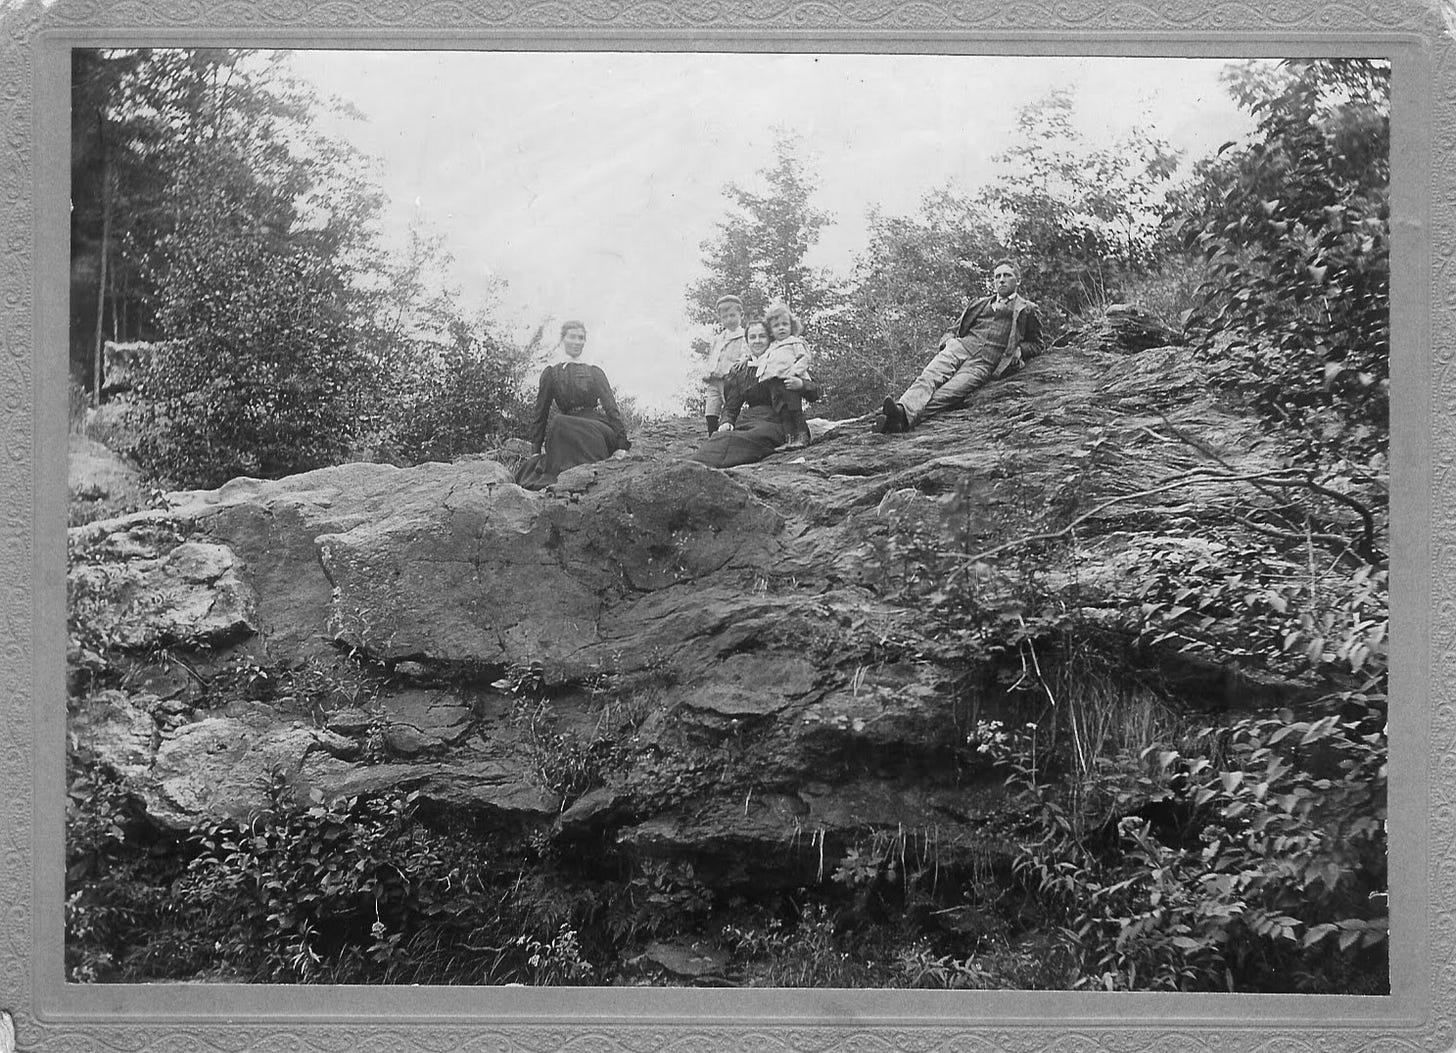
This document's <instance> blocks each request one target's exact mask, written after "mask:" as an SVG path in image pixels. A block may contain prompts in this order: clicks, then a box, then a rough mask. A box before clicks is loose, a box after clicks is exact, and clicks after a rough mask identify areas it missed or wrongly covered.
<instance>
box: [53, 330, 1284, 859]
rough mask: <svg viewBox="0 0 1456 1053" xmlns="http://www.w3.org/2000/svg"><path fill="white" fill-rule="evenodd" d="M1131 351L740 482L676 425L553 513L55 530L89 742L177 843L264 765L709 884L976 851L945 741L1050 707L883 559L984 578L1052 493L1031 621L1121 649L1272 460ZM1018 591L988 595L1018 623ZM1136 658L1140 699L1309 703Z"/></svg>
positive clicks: (266, 518)
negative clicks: (64, 533)
mask: <svg viewBox="0 0 1456 1053" xmlns="http://www.w3.org/2000/svg"><path fill="white" fill-rule="evenodd" d="M1109 333H1111V335H1110V336H1109ZM1149 342H1150V341H1148V340H1147V338H1146V335H1144V336H1142V337H1140V338H1128V339H1122V338H1120V337H1119V335H1118V331H1117V330H1116V329H1115V328H1113V329H1110V330H1107V331H1102V332H1098V333H1090V334H1079V335H1078V336H1077V337H1076V338H1074V339H1072V340H1070V341H1068V342H1067V344H1066V346H1063V347H1060V348H1056V349H1054V350H1052V351H1051V352H1050V353H1048V354H1047V355H1046V356H1044V357H1043V358H1041V359H1038V360H1036V361H1034V362H1033V363H1031V364H1030V365H1029V366H1028V367H1027V368H1026V369H1025V370H1023V371H1022V372H1021V373H1019V374H1018V375H1015V376H1014V377H1011V378H1009V379H1006V380H1002V381H999V382H997V383H994V384H992V385H990V386H989V387H987V388H985V389H984V390H983V391H982V392H981V393H980V394H979V395H978V397H977V398H976V399H975V401H974V403H973V404H972V405H971V406H970V407H969V408H968V409H966V410H965V411H963V412H959V413H955V414H951V415H947V416H945V417H943V418H940V419H938V420H936V421H934V422H931V423H928V424H927V425H925V426H923V427H921V428H920V429H917V430H916V431H915V432H914V433H912V434H910V435H904V436H884V435H876V434H872V433H871V432H870V431H869V430H868V427H867V425H866V424H865V422H863V421H854V422H839V423H837V424H826V423H825V422H818V424H819V427H818V429H817V430H818V432H819V436H818V441H817V442H816V443H815V445H813V446H812V447H810V448H809V449H808V450H806V451H802V452H801V453H799V454H797V455H791V454H780V455H776V456H774V457H772V458H770V459H768V460H767V461H765V462H763V463H761V464H758V465H752V466H745V467H742V468H736V469H730V470H727V471H718V470H713V469H708V468H705V467H703V466H701V465H698V464H696V463H694V462H690V461H687V460H684V459H683V455H684V454H686V453H688V452H690V451H691V450H692V449H693V448H694V446H695V444H696V442H697V439H698V437H697V433H696V432H695V431H694V430H693V424H692V422H687V421H679V422H664V423H659V424H654V425H650V426H648V427H647V428H646V429H645V430H644V433H643V434H642V435H640V436H639V437H638V438H637V440H636V442H635V444H634V447H633V453H632V455H631V456H630V457H629V458H628V459H626V460H623V461H617V462H608V463H604V464H600V465H592V466H586V467H583V468H579V469H575V470H573V471H571V472H568V473H566V474H565V475H564V476H563V477H562V479H561V481H560V483H559V484H558V485H556V486H555V487H553V488H551V489H549V490H547V491H545V492H542V493H530V492H527V491H524V490H521V489H520V488H518V487H516V486H515V485H513V484H512V483H511V481H510V476H509V473H508V472H507V471H506V469H505V468H504V467H502V466H501V465H499V464H497V463H494V462H492V461H487V460H465V461H461V462H458V463H454V464H425V465H421V466H419V467H415V468H408V469H401V468H395V467H391V466H388V465H380V464H362V463H361V464H347V465H342V466H339V467H336V468H329V469H324V470H320V471H315V472H310V473H307V474H304V475H299V476H295V477H291V478H286V479H282V480H278V481H274V482H263V481H257V480H251V479H237V480H233V481H232V482H230V483H228V484H227V485H225V486H223V487H221V488H220V489H217V490H213V491H199V492H187V493H178V494H173V495H171V496H170V499H169V507H167V508H165V509H162V510H152V511H147V512H142V513H137V514H133V515H129V516H124V517H121V518H115V519H109V520H103V521H99V522H96V523H92V524H89V525H86V526H83V527H77V528H74V529H73V530H72V532H71V546H72V570H71V605H72V641H71V649H70V659H71V688H72V700H71V730H72V741H73V744H74V749H75V751H76V753H77V755H78V756H79V757H80V758H81V759H83V760H94V761H96V762H98V763H99V764H101V765H102V766H103V767H106V768H109V769H111V770H113V771H115V772H118V773H120V774H123V775H124V776H126V777H127V778H128V780H129V784H130V785H131V786H132V787H133V789H134V791H135V792H136V793H137V794H138V795H139V796H140V798H141V799H142V800H143V801H144V804H145V808H146V811H147V813H148V815H149V816H150V817H151V819H152V821H154V822H155V823H157V824H160V825H163V826H170V827H174V828H181V827H184V826H187V825H188V824H191V823H193V822H195V821H197V820H198V819H199V818H201V817H206V816H218V815H227V816H235V817H242V816H246V815H248V814H249V813H250V812H253V811H256V810H257V809H259V808H261V807H263V806H264V803H265V800H266V797H265V790H266V787H267V785H268V783H269V781H270V779H272V778H274V777H279V778H282V779H283V780H285V781H286V783H287V785H288V786H289V787H290V788H291V790H292V792H294V793H296V794H297V795H298V796H299V798H300V799H307V798H308V796H309V795H312V796H313V797H314V798H315V799H317V798H319V797H320V796H323V797H332V796H336V795H352V794H357V793H365V792H371V791H377V790H382V789H388V788H401V789H409V790H418V791H419V792H420V798H421V800H422V801H423V802H425V803H426V804H427V805H428V806H431V807H434V808H437V809H439V810H441V811H446V812H449V813H452V814H454V815H459V816H465V817H468V818H469V819H470V820H471V821H473V822H476V823H479V824H483V825H488V826H491V827H496V828H509V829H512V830H520V831H524V832H527V833H530V832H535V835H536V836H538V837H549V838H553V839H556V840H557V841H558V842H559V843H562V844H575V845H581V846H588V847H590V846H597V849H598V850H601V851H610V852H612V853H617V854H625V855H627V856H628V857H631V858H635V859H639V860H641V859H686V860H690V861H691V862H692V863H693V864H694V866H695V867H696V868H697V872H698V874H699V876H700V878H701V880H703V881H704V882H705V883H707V884H709V885H716V886H729V885H734V884H737V883H741V882H750V881H751V882H754V883H758V884H764V883H769V884H774V885H793V884H796V883H803V882H807V881H813V880H815V879H817V878H822V876H823V873H824V868H825V866H826V861H827V864H828V865H830V866H832V865H833V863H834V861H835V860H836V859H838V858H839V857H840V856H842V855H843V854H844V852H845V851H846V850H847V848H848V846H851V845H854V844H856V843H859V842H862V841H864V840H865V839H867V838H874V837H876V836H881V837H883V836H894V837H897V838H899V839H900V841H901V844H902V846H908V850H910V851H918V852H921V853H933V854H934V856H935V859H936V861H937V862H938V863H943V864H944V865H946V866H948V867H949V866H957V865H964V866H977V865H981V863H982V862H983V861H984V860H985V859H987V858H991V857H995V856H996V855H997V853H999V852H1001V851H1003V850H1004V848H1005V845H1006V838H1005V832H1006V830H1007V827H1008V824H1009V823H1011V822H1013V821H1014V816H1013V815H1011V814H1010V810H1009V809H1008V805H1007V797H1006V791H1005V789H1004V788H1003V786H1002V784H1001V778H1000V776H999V775H997V774H995V773H993V772H991V771H990V770H989V769H988V768H987V766H986V765H985V764H984V763H981V762H978V760H977V755H976V753H975V751H974V750H972V749H968V748H967V736H968V734H970V733H971V731H972V730H973V729H974V728H975V726H976V722H977V721H979V720H988V719H1003V720H1028V719H1033V718H1034V716H1035V714H1036V713H1037V712H1039V711H1040V709H1041V708H1044V707H1045V705H1046V704H1047V699H1046V697H1045V696H1044V695H1036V696H1034V697H1030V698H1029V697H1028V694H1027V692H1026V691H1024V690H1018V688H1019V687H1020V686H1021V684H1020V683H1019V681H1018V676H1017V675H1016V674H1017V673H1018V671H1021V670H1022V666H1023V665H1024V663H1025V662H1026V661H1027V657H1028V652H1027V651H1026V650H1025V649H1023V650H1021V651H1017V650H1015V649H1012V650H1010V651H1007V652H1004V653H1002V654H1000V655H995V656H990V657H985V658H982V659H977V660H971V657H970V656H967V655H966V654H958V653H956V652H955V649H954V648H947V647H946V646H945V642H944V641H943V640H942V639H940V638H939V637H938V635H937V629H936V627H935V623H934V622H933V621H931V620H930V619H928V618H927V617H926V614H925V611H924V610H923V609H922V608H921V606H920V605H917V604H914V603H907V602H906V601H905V600H904V598H903V596H902V595H901V594H900V593H899V592H898V578H897V574H898V572H899V570H900V569H901V566H900V562H897V561H901V560H902V554H903V550H902V549H897V548H896V547H895V544H894V542H893V539H894V538H896V537H903V536H904V535H905V531H906V529H907V526H908V525H911V524H915V523H921V524H934V526H935V530H934V531H933V533H934V534H935V536H937V537H940V538H942V539H943V543H944V544H946V545H950V546H953V547H955V548H956V550H957V551H959V552H962V553H969V554H972V555H973V557H974V554H977V553H988V554H986V555H984V557H983V559H982V562H984V563H985V564H986V565H987V566H988V567H989V568H993V569H994V568H998V567H999V568H1001V569H1002V570H1005V569H1006V568H1008V567H1011V566H1012V565H1013V563H1014V559H1015V554H1016V552H1017V548H1016V547H1015V546H1012V547H1010V548H1007V549H1004V550H1002V551H999V552H998V551H992V550H995V549H997V548H998V546H1002V545H1004V544H1005V543H1007V542H1009V541H1012V540H1014V539H1016V538H1019V537H1021V536H1023V535H1025V534H1028V533H1034V532H1036V531H1037V530H1043V531H1044V532H1049V531H1047V530H1046V523H1047V522H1049V520H1047V518H1046V517H1047V515H1048V514H1049V513H1048V509H1050V510H1051V512H1052V513H1055V516H1059V517H1060V518H1055V517H1054V522H1055V523H1057V524H1061V526H1057V527H1055V530H1056V531H1062V533H1060V534H1058V536H1057V537H1056V538H1055V539H1054V540H1055V541H1056V542H1057V544H1056V545H1054V546H1053V547H1052V548H1051V549H1050V550H1049V551H1048V554H1047V555H1046V557H1045V558H1046V559H1047V560H1049V561H1050V562H1049V564H1048V565H1047V566H1045V567H1043V568H1041V570H1040V571H1039V575H1038V588H1039V589H1041V590H1042V591H1041V593H1039V595H1040V596H1041V601H1040V602H1042V603H1045V604H1051V605H1053V606H1055V605H1061V606H1062V607H1064V608H1065V607H1072V608H1075V609H1077V610H1078V611H1081V612H1082V613H1083V614H1084V615H1085V616H1086V618H1087V619H1088V620H1089V622H1090V623H1095V624H1097V625H1099V626H1101V627H1102V628H1103V630H1104V631H1106V632H1107V633H1109V634H1110V638H1111V639H1114V640H1116V639H1117V638H1118V634H1119V633H1126V635H1127V639H1128V640H1129V641H1130V640H1131V635H1132V634H1131V629H1132V626H1133V618H1134V615H1135V604H1134V603H1133V601H1132V599H1131V597H1132V596H1133V595H1134V593H1135V589H1136V586H1137V583H1138V581H1139V580H1140V578H1141V577H1143V576H1145V575H1146V574H1147V573H1148V572H1149V570H1150V568H1149V567H1148V566H1147V565H1146V556H1145V555H1144V554H1143V553H1145V551H1146V548H1145V546H1142V545H1140V542H1146V541H1147V540H1149V539H1158V538H1162V537H1164V536H1165V535H1167V534H1169V533H1170V532H1172V530H1173V527H1175V526H1177V525H1179V524H1186V522H1187V521H1188V520H1189V518H1190V517H1192V518H1195V519H1198V518H1202V519H1205V520H1208V521H1213V520H1216V519H1222V518H1227V517H1228V516H1229V515H1230V513H1228V512H1227V511H1226V510H1227V509H1229V508H1232V507H1233V506H1234V505H1235V504H1238V505H1240V506H1241V507H1242V508H1244V509H1247V508H1248V507H1250V506H1251V504H1257V502H1259V501H1261V500H1265V498H1263V497H1261V496H1260V495H1259V494H1258V493H1257V492H1256V491H1254V490H1253V489H1251V488H1250V487H1249V485H1248V484H1247V483H1245V482H1240V481H1227V477H1239V476H1247V475H1252V474H1257V473H1259V472H1263V471H1267V470H1270V469H1272V468H1274V467H1275V466H1276V463H1277V462H1276V453H1277V451H1273V450H1270V449H1267V448H1266V446H1265V443H1264V436H1263V435H1262V434H1261V429H1260V427H1259V426H1258V425H1257V424H1256V422H1255V421H1254V420H1253V419H1252V418H1251V417H1249V416H1247V415H1245V414H1243V413H1242V412H1241V411H1240V410H1239V408H1238V407H1237V406H1232V405H1228V404H1226V403H1224V402H1222V401H1221V400H1220V399H1219V398H1218V397H1217V396H1215V395H1214V394H1213V393H1211V392H1210V391H1209V390H1208V388H1207V386H1206V385H1205V384H1204V383H1203V382H1202V378H1201V377H1200V375H1199V372H1198V370H1197V369H1196V367H1195V366H1194V364H1193V362H1192V360H1191V356H1190V355H1189V353H1188V352H1187V351H1185V350H1183V349H1180V348H1178V347H1175V346H1152V347H1149V346H1146V345H1147V344H1148V343H1149ZM1201 469H1209V470H1210V475H1209V476H1208V477H1207V478H1204V477H1201V476H1198V474H1197V473H1198V471H1199V470H1201ZM1189 472H1193V473H1194V475H1193V476H1191V477H1190V476H1188V474H1187V473H1189ZM1178 478H1181V480H1182V481H1180V482H1179V483H1178V484H1177V485H1172V486H1165V485H1163V484H1164V483H1165V482H1166V481H1167V480H1170V479H1178ZM952 507H954V508H955V509H957V510H958V511H957V512H956V514H955V516H954V517H952V521H951V522H946V515H945V513H946V510H947V509H950V508H952ZM1074 520H1075V523H1074V525H1073V527H1068V524H1073V521H1074ZM1226 525H1229V528H1230V529H1234V530H1236V529H1237V526H1236V525H1234V524H1233V520H1232V519H1229V520H1228V524H1226ZM1051 532H1054V531H1051ZM1217 555H1218V554H1217V553H1216V552H1215V553H1213V554H1212V557H1213V558H1217ZM1013 592H1014V590H1013V591H1012V592H1008V591H1006V590H1005V589H1002V590H1001V591H1000V592H996V591H995V590H992V591H991V592H988V594H987V595H988V603H990V604H991V606H992V607H994V608H995V609H996V610H997V611H999V612H1000V614H1002V615H1004V616H1007V617H1015V616H1018V615H1029V614H1030V613H1031V612H1029V611H1027V610H1026V609H1025V606H1024V602H1023V601H1022V600H1018V599H1017V597H1016V595H1014V594H1013ZM1018 604H1022V606H1018ZM1114 650H1115V649H1114ZM1040 654H1041V656H1042V657H1045V658H1046V660H1047V661H1048V663H1051V662H1055V661H1056V660H1057V659H1056V654H1055V647H1054V646H1053V644H1052V643H1048V644H1047V646H1046V647H1045V648H1043V649H1042V650H1041V652H1040ZM1125 657H1126V660H1127V661H1128V662H1130V663H1138V664H1139V668H1133V666H1132V665H1129V666H1128V667H1127V670H1126V677H1125V683H1124V684H1123V685H1122V686H1123V687H1124V688H1125V689H1126V691H1127V692H1139V691H1141V692H1148V691H1155V692H1156V693H1157V695H1158V698H1159V704H1160V705H1172V706H1177V705H1197V706H1211V705H1222V704H1225V703H1229V702H1232V703H1234V704H1237V705H1241V706H1242V705H1253V704H1258V703H1260V702H1269V701H1272V700H1282V699H1284V698H1287V697H1290V696H1291V695H1297V694H1298V693H1299V692H1300V691H1301V690H1302V685H1300V684H1299V683H1297V682H1293V681H1291V682H1287V683H1285V682H1277V681H1270V680H1268V679H1267V678H1265V679H1264V680H1262V681H1259V682H1257V683H1256V682H1254V681H1253V680H1252V679H1251V678H1249V677H1248V676H1247V675H1245V674H1244V673H1243V672H1242V671H1240V670H1239V669H1238V668H1237V667H1236V666H1235V665H1233V664H1232V663H1219V662H1212V661H1205V662H1204V663H1203V664H1201V665H1191V664H1189V663H1188V661H1186V660H1183V659H1175V658H1174V657H1173V656H1172V655H1171V654H1169V655H1163V656H1160V655H1158V654H1156V653H1152V654H1149V653H1147V652H1145V651H1138V650H1136V649H1133V648H1131V647H1129V649H1128V650H1127V651H1126V654H1125ZM1032 658H1033V659H1034V660H1036V659H1037V656H1036V654H1035V653H1033V654H1032ZM1111 675H1112V677H1113V680H1116V678H1117V675H1118V674H1116V673H1114V674H1111ZM1021 679H1022V680H1024V678H1021ZM1149 685H1152V686H1151V687H1150V686H1149ZM583 850H586V849H583Z"/></svg>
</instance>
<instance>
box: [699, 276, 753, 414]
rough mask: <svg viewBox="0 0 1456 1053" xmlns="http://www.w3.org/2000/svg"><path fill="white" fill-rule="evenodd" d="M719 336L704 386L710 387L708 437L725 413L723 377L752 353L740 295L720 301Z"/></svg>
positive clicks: (706, 409) (706, 405)
mask: <svg viewBox="0 0 1456 1053" xmlns="http://www.w3.org/2000/svg"><path fill="white" fill-rule="evenodd" d="M717 307H718V333H717V335H715V336H714V337H713V344H712V346H711V347H710V348H709V349H708V370H707V373H706V374H705V375H704V377H703V383H704V384H706V385H707V387H708V393H707V397H706V398H705V399H704V400H703V419H704V421H705V422H706V423H707V425H708V434H709V435H712V434H713V432H715V431H717V430H718V415H719V413H721V412H722V410H723V378H724V377H726V376H727V375H728V371H729V370H730V369H732V368H733V367H734V366H735V365H737V364H738V362H739V360H741V359H742V358H744V357H745V356H746V355H747V354H748V343H747V341H746V340H745V339H744V336H743V301H742V300H740V299H739V298H738V297H736V296H722V297H719V299H718V304H717Z"/></svg>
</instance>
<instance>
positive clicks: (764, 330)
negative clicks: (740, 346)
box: [743, 318, 773, 343]
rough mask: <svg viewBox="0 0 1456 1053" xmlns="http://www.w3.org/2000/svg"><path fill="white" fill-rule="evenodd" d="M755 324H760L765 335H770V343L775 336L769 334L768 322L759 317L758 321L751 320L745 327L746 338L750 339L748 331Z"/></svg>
mask: <svg viewBox="0 0 1456 1053" xmlns="http://www.w3.org/2000/svg"><path fill="white" fill-rule="evenodd" d="M754 326H758V327H759V328H760V329H762V330H763V335H764V336H767V337H768V339H769V342H770V343H772V342H773V337H772V336H770V335H769V331H768V323H767V322H765V321H764V320H763V319H762V318H760V319H758V320H757V321H753V322H749V323H748V324H747V325H745V326H744V327H743V338H744V339H745V340H746V339H748V331H749V330H750V329H752V328H753V327H754Z"/></svg>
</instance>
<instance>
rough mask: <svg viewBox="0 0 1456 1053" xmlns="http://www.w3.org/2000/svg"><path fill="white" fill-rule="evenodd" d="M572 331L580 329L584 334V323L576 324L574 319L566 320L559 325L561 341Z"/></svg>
mask: <svg viewBox="0 0 1456 1053" xmlns="http://www.w3.org/2000/svg"><path fill="white" fill-rule="evenodd" d="M573 329H580V330H581V331H582V332H583V333H584V332H586V323H585V322H578V321H577V320H576V319H575V318H568V319H567V320H566V321H564V322H562V323H561V339H563V340H565V339H566V334H567V333H569V332H571V331H572V330H573Z"/></svg>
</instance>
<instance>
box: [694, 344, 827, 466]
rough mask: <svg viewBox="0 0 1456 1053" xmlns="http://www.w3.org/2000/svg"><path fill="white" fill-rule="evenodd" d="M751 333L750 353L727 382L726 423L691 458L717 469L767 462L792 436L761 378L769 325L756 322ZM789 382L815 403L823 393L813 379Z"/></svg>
mask: <svg viewBox="0 0 1456 1053" xmlns="http://www.w3.org/2000/svg"><path fill="white" fill-rule="evenodd" d="M745 336H746V338H747V341H748V356H747V357H746V358H744V359H743V360H742V361H740V362H739V363H738V364H737V365H736V366H734V367H733V368H732V369H731V370H729V371H728V376H727V377H726V378H724V380H723V422H722V423H721V424H719V425H718V430H717V431H716V432H714V433H713V436H712V438H710V439H709V440H708V441H707V442H705V443H703V445H702V446H701V447H700V448H699V449H698V451H697V452H696V453H694V454H693V455H692V456H691V458H690V459H691V460H694V461H700V462H701V463H703V464H706V465H708V466H710V467H713V468H732V467H733V466H734V465H735V464H753V463H754V462H755V461H761V460H763V459H764V458H765V457H767V456H768V455H769V454H771V453H773V452H774V451H775V450H776V449H778V448H779V447H780V446H782V445H783V444H784V443H785V442H786V441H787V439H788V436H787V435H786V434H785V432H784V427H783V424H781V423H780V422H779V415H778V413H776V412H775V410H774V406H773V402H774V400H773V392H772V389H771V387H770V385H769V384H768V383H764V382H761V381H760V380H759V379H758V364H759V362H760V361H761V360H762V358H763V353H764V351H766V350H768V345H769V335H768V329H767V328H766V327H765V326H764V324H763V323H762V322H754V323H753V324H752V325H750V326H749V327H748V329H747V330H746V331H745ZM784 383H785V385H786V386H794V388H793V389H794V390H795V391H798V392H799V393H800V394H801V395H802V396H803V397H804V399H805V400H807V401H809V402H813V401H814V400H815V399H817V398H818V397H819V395H820V393H821V391H820V388H819V386H818V385H817V384H815V383H814V382H813V381H810V380H799V379H791V380H788V381H784Z"/></svg>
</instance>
